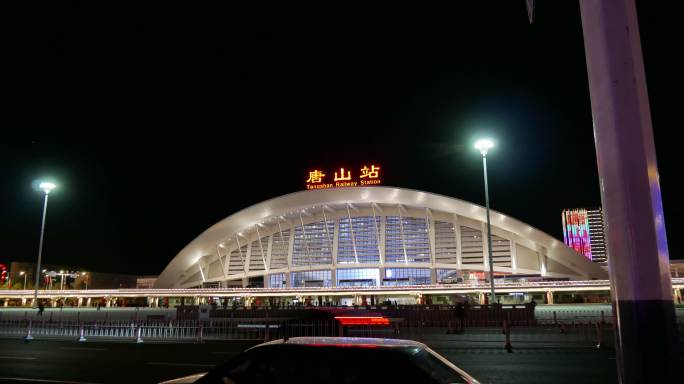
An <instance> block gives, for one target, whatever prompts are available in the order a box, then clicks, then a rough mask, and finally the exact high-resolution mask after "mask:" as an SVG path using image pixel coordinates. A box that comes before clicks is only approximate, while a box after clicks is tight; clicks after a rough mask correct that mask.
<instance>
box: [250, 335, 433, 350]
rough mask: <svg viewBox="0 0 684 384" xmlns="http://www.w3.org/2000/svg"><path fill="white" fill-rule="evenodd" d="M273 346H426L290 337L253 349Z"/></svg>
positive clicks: (400, 341) (397, 341)
mask: <svg viewBox="0 0 684 384" xmlns="http://www.w3.org/2000/svg"><path fill="white" fill-rule="evenodd" d="M273 345H302V346H307V345H308V346H319V347H320V346H331V347H334V346H344V347H368V346H373V347H387V348H397V347H413V348H421V349H424V348H426V345H425V344H423V343H419V342H417V341H413V340H403V339H379V338H370V337H291V338H289V339H287V340H284V339H279V340H273V341H269V342H267V343H263V344H259V345H257V346H255V347H253V348H259V347H264V346H273Z"/></svg>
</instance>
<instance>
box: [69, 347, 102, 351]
mask: <svg viewBox="0 0 684 384" xmlns="http://www.w3.org/2000/svg"><path fill="white" fill-rule="evenodd" d="M59 349H69V350H74V351H107V350H108V349H107V348H88V347H59Z"/></svg>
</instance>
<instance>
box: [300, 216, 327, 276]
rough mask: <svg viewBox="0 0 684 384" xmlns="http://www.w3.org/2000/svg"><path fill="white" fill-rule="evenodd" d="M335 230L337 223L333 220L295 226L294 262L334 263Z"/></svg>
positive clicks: (302, 263) (311, 263)
mask: <svg viewBox="0 0 684 384" xmlns="http://www.w3.org/2000/svg"><path fill="white" fill-rule="evenodd" d="M334 232H335V223H334V222H333V221H331V220H328V221H317V222H315V223H310V224H306V225H304V227H302V226H298V227H295V230H294V248H293V250H292V264H293V265H320V264H332V243H333V237H334V236H335V233H334Z"/></svg>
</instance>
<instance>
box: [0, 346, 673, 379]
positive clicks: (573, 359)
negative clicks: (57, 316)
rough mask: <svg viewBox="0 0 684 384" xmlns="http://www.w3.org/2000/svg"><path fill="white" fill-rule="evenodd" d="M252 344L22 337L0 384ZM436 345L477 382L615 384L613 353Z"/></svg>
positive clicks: (140, 367)
mask: <svg viewBox="0 0 684 384" xmlns="http://www.w3.org/2000/svg"><path fill="white" fill-rule="evenodd" d="M425 341H428V340H425ZM428 343H429V341H428ZM253 344H254V342H221V343H204V344H190V343H189V344H178V343H152V342H145V343H142V344H136V343H134V342H132V341H127V342H94V341H87V342H84V343H79V342H76V341H44V340H34V341H32V342H30V343H25V342H23V340H21V339H0V350H1V351H2V352H0V381H1V382H10V383H11V382H15V383H20V382H26V380H31V379H34V380H35V379H41V380H52V381H53V382H72V383H124V382H130V383H156V382H159V381H163V380H167V379H170V378H175V377H180V376H184V375H189V374H192V373H197V372H203V371H206V370H208V369H209V368H211V367H212V366H214V365H216V364H219V363H221V362H223V361H225V360H227V359H229V358H231V357H232V356H234V355H236V354H238V353H240V352H241V351H242V350H244V349H246V348H249V347H250V346H251V345H253ZM434 344H435V345H433V347H434V349H435V350H437V351H438V352H439V353H441V354H443V355H444V356H445V357H446V358H448V359H449V360H450V361H452V362H453V363H455V364H456V365H458V366H460V367H462V368H463V369H465V370H466V371H468V372H470V373H471V374H472V375H474V376H475V377H476V378H478V379H479V380H481V381H482V382H483V383H494V384H497V383H512V384H515V383H526V384H530V383H549V382H553V383H561V384H562V383H568V384H570V383H573V384H574V383H602V384H603V383H617V376H616V362H615V353H614V351H613V350H612V349H611V348H604V349H596V348H593V347H586V346H584V347H582V346H569V345H567V344H560V345H558V346H553V345H549V344H545V345H543V346H539V345H537V346H535V345H533V344H528V345H522V344H520V345H518V347H515V346H514V350H513V353H507V352H506V351H505V350H504V349H503V347H502V346H500V347H497V345H495V344H493V343H489V344H482V343H479V342H465V341H462V340H461V341H455V340H451V341H448V340H447V341H445V342H441V343H434ZM682 365H684V360H682ZM341 368H343V367H341ZM682 382H684V381H682Z"/></svg>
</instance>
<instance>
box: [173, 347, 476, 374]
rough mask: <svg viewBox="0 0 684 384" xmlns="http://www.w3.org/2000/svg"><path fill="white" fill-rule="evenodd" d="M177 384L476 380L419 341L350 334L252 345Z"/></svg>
mask: <svg viewBox="0 0 684 384" xmlns="http://www.w3.org/2000/svg"><path fill="white" fill-rule="evenodd" d="M178 383H197V384H203V383H221V384H245V383H250V384H261V383H279V384H280V383H326V384H328V383H330V384H356V383H372V384H378V383H421V384H451V383H478V381H477V380H475V379H474V378H473V377H472V376H470V375H469V374H468V373H466V372H465V371H464V370H462V369H460V368H458V367H457V366H455V365H454V364H452V363H451V362H449V361H448V360H447V359H445V358H444V357H442V356H441V355H439V354H438V353H437V352H435V351H433V350H432V349H430V348H428V347H427V346H426V345H425V344H423V343H419V342H416V341H412V340H397V339H371V338H356V337H294V338H291V339H287V340H283V339H281V340H274V341H271V342H268V343H263V344H260V345H257V346H255V347H252V348H250V349H248V350H246V351H245V352H243V353H241V354H240V355H238V356H236V357H235V358H233V359H231V360H229V361H228V362H226V363H225V364H222V365H219V366H217V367H216V368H214V369H212V370H211V371H209V372H207V373H199V374H195V375H191V376H186V377H182V378H178V379H174V380H169V381H165V382H164V383H162V384H178Z"/></svg>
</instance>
